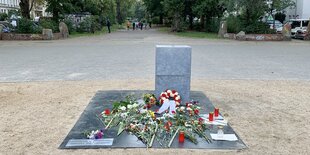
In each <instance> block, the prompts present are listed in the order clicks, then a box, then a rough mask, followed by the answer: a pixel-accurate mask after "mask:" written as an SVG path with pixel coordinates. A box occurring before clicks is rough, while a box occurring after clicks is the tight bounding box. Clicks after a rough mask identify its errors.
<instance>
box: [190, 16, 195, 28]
mask: <svg viewBox="0 0 310 155" xmlns="http://www.w3.org/2000/svg"><path fill="white" fill-rule="evenodd" d="M193 22H194V18H193V15H190V16H189V29H190V30H193V29H194V25H193Z"/></svg>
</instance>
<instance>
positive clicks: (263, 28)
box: [243, 21, 275, 34]
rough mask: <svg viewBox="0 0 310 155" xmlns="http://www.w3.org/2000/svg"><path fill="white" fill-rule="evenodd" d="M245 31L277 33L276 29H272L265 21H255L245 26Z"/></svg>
mask: <svg viewBox="0 0 310 155" xmlns="http://www.w3.org/2000/svg"><path fill="white" fill-rule="evenodd" d="M243 31H245V32H246V33H249V34H271V33H275V31H274V30H271V29H270V27H269V25H268V24H266V23H264V22H259V21H257V22H255V23H252V24H250V25H247V26H245V27H244V29H243Z"/></svg>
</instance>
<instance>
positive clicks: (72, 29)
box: [64, 18, 76, 34]
mask: <svg viewBox="0 0 310 155" xmlns="http://www.w3.org/2000/svg"><path fill="white" fill-rule="evenodd" d="M64 23H66V25H67V26H68V30H69V33H70V34H71V33H72V32H76V27H75V26H74V23H73V20H72V19H70V18H66V19H65V20H64Z"/></svg>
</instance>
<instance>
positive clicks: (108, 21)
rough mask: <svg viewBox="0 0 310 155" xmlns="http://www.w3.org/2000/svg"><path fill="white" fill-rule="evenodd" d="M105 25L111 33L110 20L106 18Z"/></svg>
mask: <svg viewBox="0 0 310 155" xmlns="http://www.w3.org/2000/svg"><path fill="white" fill-rule="evenodd" d="M107 27H108V30H109V33H111V28H110V27H111V22H110V20H109V19H108V20H107Z"/></svg>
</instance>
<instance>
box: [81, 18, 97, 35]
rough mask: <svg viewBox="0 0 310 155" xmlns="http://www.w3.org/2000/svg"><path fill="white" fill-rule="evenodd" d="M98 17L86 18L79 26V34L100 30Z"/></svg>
mask: <svg viewBox="0 0 310 155" xmlns="http://www.w3.org/2000/svg"><path fill="white" fill-rule="evenodd" d="M98 18H99V17H98V16H91V17H86V18H85V19H84V20H83V21H82V22H81V23H80V24H79V26H78V28H77V32H92V33H94V32H95V31H97V30H100V25H99V23H98Z"/></svg>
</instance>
